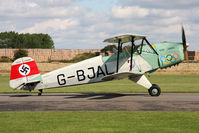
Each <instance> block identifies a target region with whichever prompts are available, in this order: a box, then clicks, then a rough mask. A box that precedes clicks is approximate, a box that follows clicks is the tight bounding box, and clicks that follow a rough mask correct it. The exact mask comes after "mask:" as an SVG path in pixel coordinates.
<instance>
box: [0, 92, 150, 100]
mask: <svg viewBox="0 0 199 133" xmlns="http://www.w3.org/2000/svg"><path fill="white" fill-rule="evenodd" d="M0 96H1V95H0ZM2 96H9V97H31V96H37V95H36V94H16V95H9V94H7V95H2ZM46 96H48V97H49V96H57V97H58V96H65V98H64V99H73V98H74V99H75V98H89V100H103V99H113V98H117V97H124V96H144V97H147V96H149V95H148V94H147V93H146V94H144V93H134V94H129V93H128V94H123V93H77V94H75V93H73V94H67V93H63V94H61V93H43V94H42V96H38V97H46Z"/></svg>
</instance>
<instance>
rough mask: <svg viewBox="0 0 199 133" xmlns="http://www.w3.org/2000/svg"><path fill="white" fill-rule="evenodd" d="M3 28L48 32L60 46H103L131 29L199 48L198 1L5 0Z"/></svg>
mask: <svg viewBox="0 0 199 133" xmlns="http://www.w3.org/2000/svg"><path fill="white" fill-rule="evenodd" d="M0 20H1V21H0V32H5V31H15V32H18V33H44V34H49V35H50V36H51V37H52V39H53V41H54V45H55V48H56V49H101V48H103V47H104V46H106V45H107V44H106V43H103V40H105V39H107V38H109V37H113V36H116V35H121V34H126V33H131V34H138V35H146V36H147V38H148V40H149V42H151V43H152V44H153V43H158V42H162V41H172V42H181V41H182V39H181V34H182V33H181V25H182V24H183V25H184V28H185V33H186V38H187V42H188V43H189V48H188V50H199V42H198V38H199V1H198V0H1V1H0Z"/></svg>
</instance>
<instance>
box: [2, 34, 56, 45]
mask: <svg viewBox="0 0 199 133" xmlns="http://www.w3.org/2000/svg"><path fill="white" fill-rule="evenodd" d="M0 48H54V42H53V40H52V38H51V37H50V36H49V35H48V34H42V33H39V34H36V33H34V34H30V33H25V34H23V33H21V34H20V33H18V32H14V31H10V32H1V33H0Z"/></svg>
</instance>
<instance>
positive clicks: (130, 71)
mask: <svg viewBox="0 0 199 133" xmlns="http://www.w3.org/2000/svg"><path fill="white" fill-rule="evenodd" d="M104 42H106V43H111V44H117V49H115V53H114V54H112V55H108V56H102V55H99V56H96V57H93V58H90V59H86V60H84V61H81V62H78V63H75V64H72V65H70V66H66V67H63V68H60V69H57V70H54V71H51V72H48V73H45V74H43V75H41V74H40V72H39V70H38V67H37V65H36V62H35V61H34V60H33V59H32V58H30V57H22V58H19V59H17V60H15V61H14V62H13V63H12V66H11V75H10V87H11V88H14V89H17V90H29V91H32V90H39V93H38V95H42V92H43V89H50V88H57V87H65V86H74V85H81V84H87V83H96V82H103V81H110V80H116V79H123V78H128V79H129V80H131V81H133V82H135V83H137V84H139V85H141V86H143V87H144V88H147V89H148V92H149V94H150V95H151V96H159V95H160V93H161V89H160V87H159V86H158V85H156V84H151V83H150V81H149V80H148V79H147V78H146V76H145V75H146V74H148V75H149V76H150V75H152V74H153V73H154V72H155V71H156V70H158V69H159V68H160V69H163V68H167V67H171V66H173V65H176V64H179V63H181V62H182V61H183V60H187V59H188V55H187V45H186V38H185V33H184V28H183V27H182V42H178V43H176V42H162V43H156V44H153V45H151V44H150V43H149V41H148V40H147V39H146V36H142V35H133V34H125V35H119V36H115V37H111V38H108V39H106V40H104Z"/></svg>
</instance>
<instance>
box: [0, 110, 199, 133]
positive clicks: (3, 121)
mask: <svg viewBox="0 0 199 133" xmlns="http://www.w3.org/2000/svg"><path fill="white" fill-rule="evenodd" d="M198 131H199V112H129V111H110V112H109V111H102V112H100V111H97V112H96V111H95V112H93V111H89V112H88V111H83V112H81V111H80V112H79V111H77V112H70V111H68V112H0V132H2V133H11V132H15V133H26V132H29V133H50V132H52V133H132V132H136V133H145V132H146V133H159V132H161V133H169V132H172V133H198Z"/></svg>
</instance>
